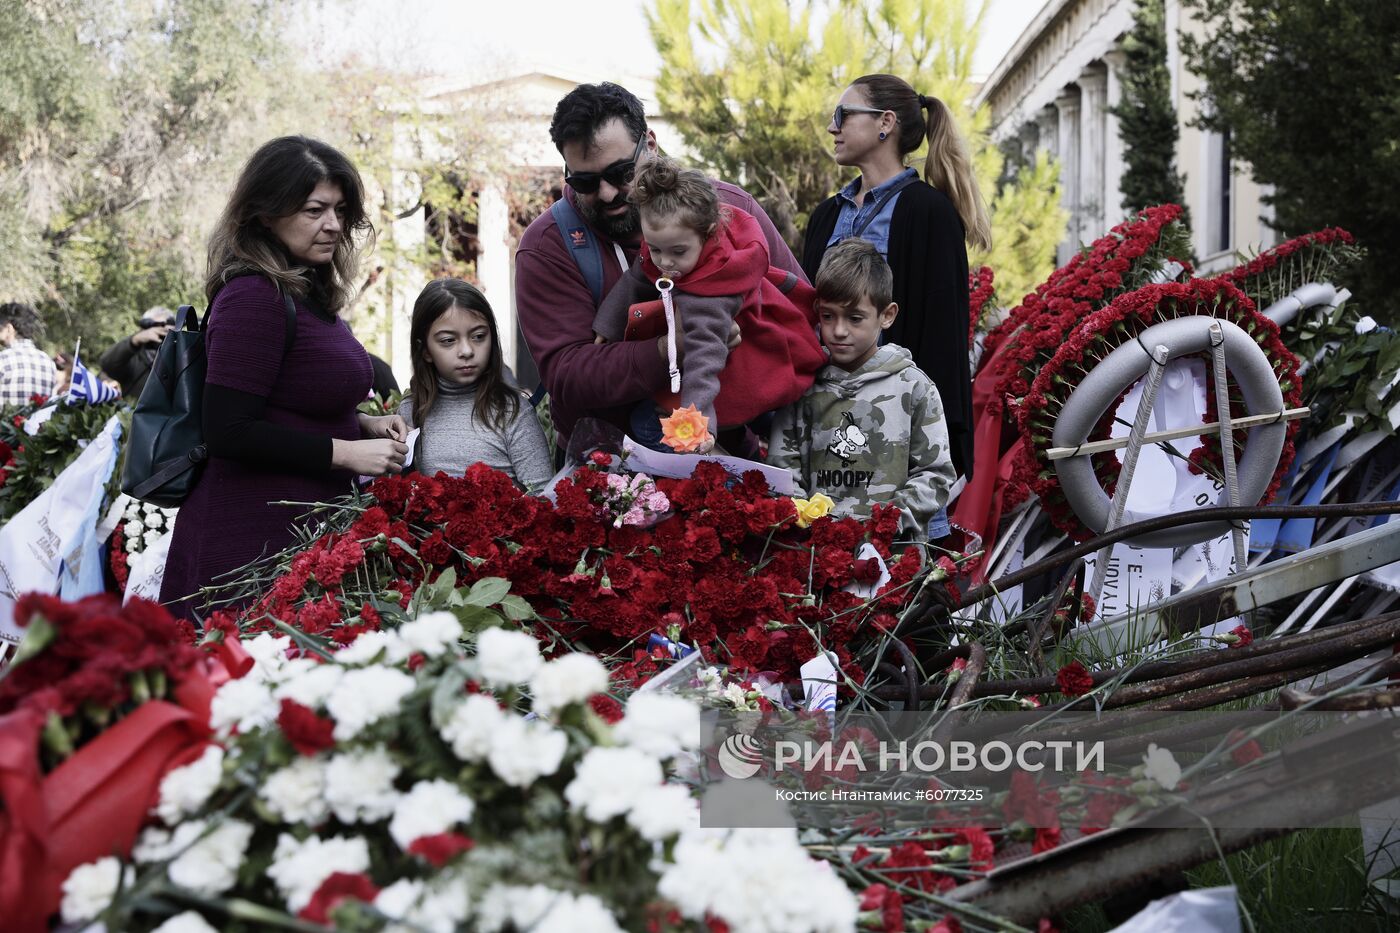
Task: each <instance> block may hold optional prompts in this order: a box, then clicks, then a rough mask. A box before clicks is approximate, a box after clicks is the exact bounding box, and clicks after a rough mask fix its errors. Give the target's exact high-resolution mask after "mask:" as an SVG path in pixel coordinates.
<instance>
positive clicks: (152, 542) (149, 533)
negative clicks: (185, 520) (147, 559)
mask: <svg viewBox="0 0 1400 933" xmlns="http://www.w3.org/2000/svg"><path fill="white" fill-rule="evenodd" d="M164 537H165V532H163V531H161V530H160V529H159V528H147V529H146V532H145V534H143V535H141V546H142V547H143V548H144V549H145V550H150V549H151V548H153V547H155V546H156V542H157V541H159V540H160V539H161V538H164Z"/></svg>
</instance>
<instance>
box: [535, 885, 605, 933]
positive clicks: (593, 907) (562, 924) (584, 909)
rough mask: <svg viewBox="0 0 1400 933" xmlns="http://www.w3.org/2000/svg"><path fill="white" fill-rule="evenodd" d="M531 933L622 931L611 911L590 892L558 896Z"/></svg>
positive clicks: (603, 932)
mask: <svg viewBox="0 0 1400 933" xmlns="http://www.w3.org/2000/svg"><path fill="white" fill-rule="evenodd" d="M532 933H623V931H622V927H620V926H618V925H617V918H616V917H614V916H613V914H612V911H610V910H608V908H607V906H606V905H605V904H604V903H603V902H602V901H601V900H599V899H598V898H597V897H596V896H594V895H592V894H579V895H577V896H572V897H567V899H565V898H560V900H559V901H557V902H556V903H555V904H554V906H553V907H551V908H550V910H549V913H547V914H545V915H544V917H543V919H541V920H540V922H539V925H538V926H536V927H534V929H533V931H532Z"/></svg>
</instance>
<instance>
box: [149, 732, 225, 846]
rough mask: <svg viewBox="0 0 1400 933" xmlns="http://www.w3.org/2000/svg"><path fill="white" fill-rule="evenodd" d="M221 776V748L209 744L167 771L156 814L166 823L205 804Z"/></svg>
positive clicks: (222, 769)
mask: <svg viewBox="0 0 1400 933" xmlns="http://www.w3.org/2000/svg"><path fill="white" fill-rule="evenodd" d="M223 776H224V750H223V749H222V748H220V747H219V746H217V745H210V746H209V747H208V748H206V749H205V750H204V754H202V755H200V756H199V758H198V759H196V760H195V761H193V762H191V763H190V764H187V765H185V766H184V767H182V768H174V769H172V770H170V771H169V772H167V773H166V775H165V777H164V778H162V779H161V782H160V802H159V803H157V804H156V808H155V809H156V815H157V816H159V817H160V818H161V819H162V820H164V821H165V822H166V823H167V824H169V825H172V826H173V825H174V824H175V823H176V822H177V821H178V820H179V819H180V818H181V817H182V816H185V815H187V814H190V813H194V812H195V811H196V810H198V809H199V808H200V807H202V806H204V804H205V802H206V801H208V799H209V797H210V796H211V795H212V794H213V793H214V791H215V790H216V789H217V788H218V786H219V781H221V780H222V779H223Z"/></svg>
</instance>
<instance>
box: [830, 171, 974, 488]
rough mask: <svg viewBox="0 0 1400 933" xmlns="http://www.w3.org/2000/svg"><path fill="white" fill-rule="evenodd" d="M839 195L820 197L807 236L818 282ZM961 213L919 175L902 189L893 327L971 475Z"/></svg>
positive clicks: (893, 264)
mask: <svg viewBox="0 0 1400 933" xmlns="http://www.w3.org/2000/svg"><path fill="white" fill-rule="evenodd" d="M839 210H840V208H839V205H838V202H837V200H836V198H835V197H834V196H833V197H830V198H827V199H826V200H825V201H823V202H822V203H821V204H819V205H817V209H816V210H814V211H813V212H812V219H811V220H810V221H808V223H807V235H806V237H805V239H804V242H803V244H802V268H803V270H804V271H805V272H806V273H807V277H808V278H809V279H811V280H812V281H813V282H816V280H817V267H818V266H820V265H821V261H822V254H824V253H825V252H826V243H827V241H828V240H830V239H831V233H832V231H833V230H835V229H836V215H837V214H838V213H839ZM965 241H966V235H965V233H964V230H963V225H962V220H961V219H960V218H959V217H958V212H957V210H956V209H954V207H953V202H951V201H949V200H948V198H947V196H946V195H944V194H943V192H941V191H939V190H937V189H936V188H933V187H931V186H930V185H928V184H926V183H925V182H922V181H917V182H915V183H913V184H911V185H909V186H908V187H906V188H905V189H904V190H903V191H901V192H900V193H899V200H898V201H896V202H895V205H894V215H893V217H891V218H890V247H889V262H890V271H891V272H893V273H894V300H895V302H896V303H897V304H898V305H899V316H898V317H896V318H895V321H894V324H892V325H891V326H890V329H889V330H888V331H887V332H886V338H885V339H886V342H888V343H896V344H899V345H900V346H901V347H904V348H905V349H907V350H908V351H909V352H910V353H911V354H913V356H914V363H915V364H916V365H917V366H918V367H919V368H920V369H922V370H923V371H924V372H925V373H927V374H928V375H929V377H930V378H931V379H933V382H934V385H936V386H937V387H938V395H939V397H940V398H941V399H942V401H943V411H944V413H945V415H946V417H947V418H948V442H949V445H950V447H951V448H952V449H951V454H952V458H953V466H954V467H955V468H956V469H957V471H958V473H959V474H961V475H963V476H966V477H968V478H971V476H972V369H971V365H970V363H969V361H968V347H967V314H968V310H967V302H968V295H967V246H966V242H965Z"/></svg>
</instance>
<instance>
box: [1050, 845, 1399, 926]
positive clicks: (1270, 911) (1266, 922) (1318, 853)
mask: <svg viewBox="0 0 1400 933" xmlns="http://www.w3.org/2000/svg"><path fill="white" fill-rule="evenodd" d="M1186 877H1187V880H1188V882H1189V883H1190V886H1191V887H1192V888H1213V887H1219V886H1221V885H1228V884H1232V883H1233V884H1236V885H1238V887H1239V892H1240V902H1241V904H1242V906H1243V907H1244V909H1245V910H1246V911H1247V912H1248V919H1243V918H1242V923H1241V929H1243V930H1246V931H1248V930H1250V929H1251V924H1250V920H1252V921H1253V923H1252V929H1253V930H1254V931H1256V933H1304V931H1306V933H1334V931H1335V933H1372V931H1375V933H1390V931H1393V930H1395V929H1397V928H1398V927H1400V915H1398V914H1393V913H1388V912H1387V899H1386V898H1385V897H1383V896H1381V895H1379V894H1377V893H1376V892H1375V891H1374V890H1373V889H1372V888H1371V887H1370V885H1368V884H1367V882H1366V862H1365V856H1364V853H1363V851H1362V845H1361V831H1360V830H1359V829H1352V828H1346V829H1308V830H1302V831H1300V832H1296V833H1293V834H1292V835H1289V836H1284V837H1282V838H1280V839H1274V840H1272V841H1270V842H1266V843H1262V844H1261V845H1258V846H1255V847H1253V848H1251V849H1245V850H1243V851H1241V852H1236V853H1235V854H1234V855H1231V856H1228V857H1227V858H1226V859H1225V860H1224V861H1223V862H1222V861H1220V860H1216V861H1214V862H1208V863H1206V864H1204V865H1201V866H1199V867H1197V868H1194V869H1192V870H1191V871H1189V872H1187V873H1186ZM1391 909H1392V910H1393V909H1394V908H1393V907H1392V908H1391ZM1113 927H1114V924H1113V923H1110V922H1109V920H1108V917H1107V916H1106V915H1105V913H1104V911H1103V908H1102V907H1101V906H1100V905H1099V904H1089V905H1085V906H1082V907H1078V908H1076V909H1074V910H1072V911H1070V912H1069V913H1068V914H1067V915H1066V916H1065V922H1064V926H1063V929H1064V930H1065V931H1066V933H1103V931H1107V930H1111V929H1112V928H1113Z"/></svg>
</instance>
